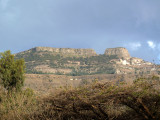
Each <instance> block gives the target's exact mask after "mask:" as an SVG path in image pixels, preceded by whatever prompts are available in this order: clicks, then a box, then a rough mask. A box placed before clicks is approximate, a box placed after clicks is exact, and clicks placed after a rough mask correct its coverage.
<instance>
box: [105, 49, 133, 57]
mask: <svg viewBox="0 0 160 120" xmlns="http://www.w3.org/2000/svg"><path fill="white" fill-rule="evenodd" d="M104 54H105V55H116V56H118V57H119V58H131V56H130V54H129V52H128V50H127V49H126V48H122V47H118V48H107V49H106V50H105V53H104Z"/></svg>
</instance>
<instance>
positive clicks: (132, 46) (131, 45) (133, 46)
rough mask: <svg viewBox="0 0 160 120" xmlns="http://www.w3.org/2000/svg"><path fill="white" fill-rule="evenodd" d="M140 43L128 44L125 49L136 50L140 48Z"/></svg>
mask: <svg viewBox="0 0 160 120" xmlns="http://www.w3.org/2000/svg"><path fill="white" fill-rule="evenodd" d="M141 46H142V45H141V43H139V42H137V43H129V44H128V45H126V47H129V48H130V49H131V50H133V51H134V50H138V49H139V48H140V47H141Z"/></svg>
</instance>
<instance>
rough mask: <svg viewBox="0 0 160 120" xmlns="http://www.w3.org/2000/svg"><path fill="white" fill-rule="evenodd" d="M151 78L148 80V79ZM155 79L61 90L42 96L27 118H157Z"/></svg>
mask: <svg viewBox="0 0 160 120" xmlns="http://www.w3.org/2000/svg"><path fill="white" fill-rule="evenodd" d="M151 81H152V82H151ZM157 85H160V84H159V81H157V79H156V80H148V79H146V78H141V79H138V80H136V82H135V83H134V84H133V85H131V86H129V87H127V86H126V85H125V84H124V83H123V84H121V86H116V85H113V84H112V83H103V84H100V83H96V84H94V85H90V86H85V87H81V88H77V89H71V90H67V91H66V90H63V91H61V92H60V93H58V94H56V95H51V96H49V97H46V98H44V99H43V101H42V103H41V111H37V112H35V113H34V114H32V115H31V116H30V117H31V118H32V119H37V120H46V119H48V120H50V119H55V120H59V119H62V120H63V119H65V120H75V119H78V120H90V119H92V120H104V119H105V120H109V119H114V120H120V119H123V120H128V119H132V120H134V119H135V120H136V119H138V120H158V119H159V118H160V95H159V89H158V88H157V87H156V86H157Z"/></svg>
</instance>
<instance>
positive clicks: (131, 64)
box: [15, 47, 153, 76]
mask: <svg viewBox="0 0 160 120" xmlns="http://www.w3.org/2000/svg"><path fill="white" fill-rule="evenodd" d="M15 57H16V59H19V58H24V59H25V62H26V71H27V73H51V74H66V75H73V76H76V75H89V74H114V73H116V74H127V73H140V72H141V73H150V71H151V70H152V68H153V64H152V63H149V62H145V61H144V60H143V59H140V58H135V57H131V56H130V54H129V52H128V50H127V49H126V48H108V49H106V51H105V53H104V54H103V55H97V54H96V52H95V51H94V50H92V49H72V48H50V47H35V48H32V49H30V50H27V51H24V52H21V53H18V54H16V55H15Z"/></svg>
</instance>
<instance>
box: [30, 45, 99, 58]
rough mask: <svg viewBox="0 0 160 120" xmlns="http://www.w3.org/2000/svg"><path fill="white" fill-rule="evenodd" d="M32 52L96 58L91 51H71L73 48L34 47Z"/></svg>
mask: <svg viewBox="0 0 160 120" xmlns="http://www.w3.org/2000/svg"><path fill="white" fill-rule="evenodd" d="M32 50H34V51H36V52H51V53H53V54H54V53H55V54H61V55H65V56H66V55H69V56H88V57H89V56H96V55H97V54H96V52H95V51H94V50H93V49H73V48H51V47H35V48H32Z"/></svg>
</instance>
